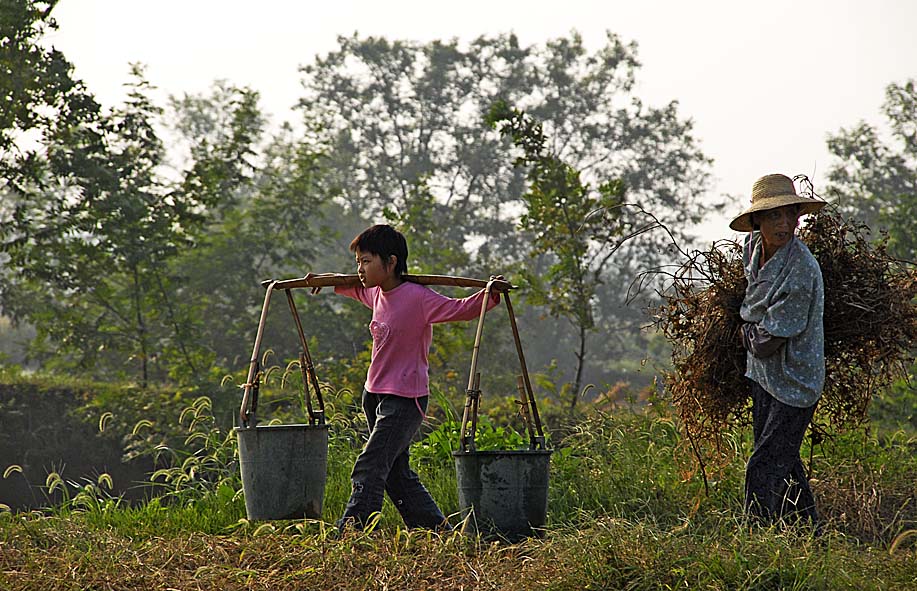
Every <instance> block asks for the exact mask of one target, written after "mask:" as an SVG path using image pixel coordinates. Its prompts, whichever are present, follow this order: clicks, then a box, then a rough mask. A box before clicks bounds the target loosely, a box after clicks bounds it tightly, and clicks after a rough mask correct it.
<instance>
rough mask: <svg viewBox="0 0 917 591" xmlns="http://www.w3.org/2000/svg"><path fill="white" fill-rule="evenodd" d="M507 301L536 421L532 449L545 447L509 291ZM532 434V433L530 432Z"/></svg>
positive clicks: (523, 376)
mask: <svg viewBox="0 0 917 591" xmlns="http://www.w3.org/2000/svg"><path fill="white" fill-rule="evenodd" d="M503 299H504V300H505V301H506V311H507V313H508V314H509V324H510V326H511V327H512V329H513V340H514V341H515V342H516V353H517V354H518V355H519V365H520V366H521V368H522V379H523V381H524V382H525V391H526V393H527V394H528V397H529V406H530V408H531V413H532V421H534V423H535V431H536V432H537V434H538V435H537V437H531V440H530V444H531V446H532V449H538V448H539V447H541V448H542V449H543V448H544V430H543V429H542V427H541V416H540V415H539V414H538V404H537V403H536V402H535V393H534V392H533V390H532V382H531V380H530V379H529V369H528V367H526V364H525V354H523V352H522V339H520V338H519V328H518V327H517V326H516V314H515V313H514V312H513V303H512V302H511V301H510V299H509V292H507V293H505V294H504V295H503ZM530 435H531V434H530Z"/></svg>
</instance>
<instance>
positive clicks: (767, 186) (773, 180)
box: [729, 174, 827, 232]
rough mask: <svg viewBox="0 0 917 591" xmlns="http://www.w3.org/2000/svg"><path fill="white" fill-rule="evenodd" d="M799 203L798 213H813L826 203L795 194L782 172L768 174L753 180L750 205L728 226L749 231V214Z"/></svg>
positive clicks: (791, 182)
mask: <svg viewBox="0 0 917 591" xmlns="http://www.w3.org/2000/svg"><path fill="white" fill-rule="evenodd" d="M797 204H798V205H799V215H804V214H807V213H814V212H816V211H818V210H819V209H821V208H822V207H824V206H825V205H827V204H826V203H825V202H824V201H821V200H819V199H815V198H813V197H806V196H804V195H797V194H796V187H795V186H794V185H793V180H792V179H791V178H790V177H788V176H786V175H782V174H769V175H767V176H763V177H761V178H759V179H758V180H756V181H755V184H754V185H753V186H752V188H751V207H749V208H748V209H746V210H745V211H743V212H742V213H741V214H740V215H739V216H737V217H736V218H735V219H734V220H732V221H731V222H730V223H729V227H730V228H732V229H733V230H735V231H736V232H751V231H752V230H754V227H753V226H752V223H751V214H753V213H755V212H758V211H766V210H768V209H776V208H778V207H783V206H784V205H797Z"/></svg>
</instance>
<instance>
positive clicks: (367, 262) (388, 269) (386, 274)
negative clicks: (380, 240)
mask: <svg viewBox="0 0 917 591" xmlns="http://www.w3.org/2000/svg"><path fill="white" fill-rule="evenodd" d="M355 258H356V261H357V275H359V276H360V282H361V283H362V284H363V287H376V286H379V287H381V288H382V290H383V291H388V290H389V289H391V288H393V287H397V286H398V284H400V283H401V281H400V279H399V278H398V277H397V276H396V275H395V263H396V262H397V260H396V257H395V255H392V256H391V257H389V260H388V261H383V260H382V257H380V256H379V255H377V254H373V253H371V252H362V251H360V250H358V251H357V252H356V257H355Z"/></svg>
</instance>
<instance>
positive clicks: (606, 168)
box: [300, 33, 709, 260]
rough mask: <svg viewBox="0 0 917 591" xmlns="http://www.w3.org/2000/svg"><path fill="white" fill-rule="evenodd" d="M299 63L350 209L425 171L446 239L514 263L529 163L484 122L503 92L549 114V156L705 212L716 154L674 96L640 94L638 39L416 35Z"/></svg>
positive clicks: (651, 199)
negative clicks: (516, 161)
mask: <svg viewBox="0 0 917 591" xmlns="http://www.w3.org/2000/svg"><path fill="white" fill-rule="evenodd" d="M338 41H339V44H340V48H339V49H338V50H337V51H334V52H331V53H329V54H328V55H327V56H325V57H323V58H318V59H317V60H316V61H315V63H313V64H311V65H309V66H306V67H305V68H304V69H303V74H304V80H303V84H304V87H305V90H306V94H305V96H304V98H303V99H302V101H301V103H300V104H301V106H302V107H303V108H304V109H308V110H309V111H313V110H314V111H317V112H318V113H320V114H321V116H323V118H324V121H325V122H326V127H325V130H326V131H327V132H328V133H329V135H330V138H331V139H330V143H331V151H330V153H329V157H330V162H329V165H330V167H331V168H332V171H333V172H334V171H336V174H337V175H338V180H339V186H340V187H341V194H342V196H343V197H344V198H345V199H346V200H347V202H348V203H349V204H350V206H351V207H354V208H357V209H359V210H362V211H365V213H366V215H367V217H369V218H372V217H374V216H377V215H378V214H379V212H381V211H382V210H383V209H384V208H385V207H386V206H393V207H395V208H396V209H402V208H404V207H408V205H407V204H408V202H409V201H410V200H411V199H412V189H413V187H415V186H417V185H418V183H419V182H420V181H421V180H423V182H424V183H425V184H426V186H427V187H428V188H429V190H430V192H431V194H432V195H433V196H434V197H435V198H436V200H437V201H438V202H439V203H441V204H443V205H446V206H448V207H446V208H444V209H442V210H441V211H438V212H437V216H438V218H439V219H438V227H439V228H440V229H441V240H442V241H443V242H444V245H445V247H447V248H461V247H463V246H464V245H465V244H466V243H468V242H481V239H486V242H485V243H489V244H496V247H495V248H490V249H485V251H484V253H483V254H485V255H489V254H491V253H492V252H493V250H498V251H500V252H501V254H502V255H503V257H504V258H505V259H509V260H512V259H513V256H514V255H513V251H515V250H519V251H522V250H524V248H520V247H524V244H525V243H526V241H527V238H528V237H525V236H520V235H518V233H516V232H514V231H513V230H514V225H515V223H514V222H515V220H514V212H515V211H516V210H517V209H518V207H519V206H520V205H521V195H522V193H523V192H524V190H525V187H524V175H525V171H524V170H522V169H519V168H515V167H513V166H512V165H511V162H512V160H511V157H510V156H509V151H508V145H507V144H506V142H503V141H500V138H499V137H498V136H494V135H493V134H492V133H489V132H488V129H487V127H486V126H484V125H482V121H483V120H484V117H485V116H486V114H487V112H488V110H489V109H490V107H491V105H492V104H494V102H496V101H497V100H498V99H503V100H505V101H506V102H507V103H509V104H514V105H519V106H520V107H522V108H524V109H525V110H526V111H527V112H528V113H530V114H531V115H532V116H533V117H535V118H537V119H538V120H539V121H542V122H543V124H544V126H545V129H546V130H547V133H548V135H549V137H550V138H551V144H550V145H549V146H547V148H548V149H549V151H550V152H551V153H552V154H553V155H554V156H557V157H558V158H562V159H564V161H566V162H568V163H569V164H570V165H571V166H573V167H574V168H576V169H577V170H580V171H582V173H583V174H584V175H586V176H587V177H588V178H620V179H621V180H622V181H624V182H625V184H627V186H628V187H629V191H630V196H631V198H632V199H633V200H635V201H639V202H641V203H642V204H643V205H644V207H645V208H646V209H649V210H653V211H657V213H658V214H659V215H660V216H662V217H663V218H664V219H665V220H668V221H670V222H672V224H671V225H672V226H674V227H676V228H680V227H685V226H686V225H687V224H688V223H690V222H691V221H696V220H697V219H699V217H700V215H701V213H702V205H701V203H700V201H699V198H700V196H701V195H702V194H703V189H704V187H703V183H704V181H705V179H706V174H707V173H706V167H707V165H708V164H709V161H708V160H707V159H706V158H705V157H704V156H703V154H702V153H701V152H700V150H699V148H698V147H697V144H696V142H695V140H694V138H693V137H692V135H691V122H690V121H686V120H681V119H680V118H679V117H678V113H677V103H675V102H672V103H670V104H668V105H666V106H665V107H663V108H659V109H656V108H647V107H646V106H644V105H643V103H642V102H641V101H639V100H638V99H637V98H635V97H633V96H632V94H631V91H632V88H633V84H634V75H635V70H636V69H637V67H638V66H639V63H638V61H637V58H636V47H635V46H634V45H633V44H630V45H628V44H625V43H623V42H622V41H621V40H620V39H619V38H618V37H617V36H615V35H613V34H611V33H609V34H608V39H607V44H606V45H605V47H603V48H602V49H600V50H599V51H597V52H595V53H594V54H590V53H589V52H588V51H587V50H586V48H585V47H584V46H583V43H582V39H581V38H580V37H579V35H577V34H575V33H574V34H572V35H571V37H570V38H561V39H556V40H553V41H549V42H548V43H546V44H544V46H532V47H520V46H519V44H518V41H517V39H516V37H515V36H513V35H502V36H498V37H493V38H488V37H480V38H478V39H476V40H474V41H473V42H471V43H470V44H469V45H468V47H467V48H462V47H460V45H459V43H458V42H457V41H450V42H441V41H434V42H431V43H428V44H417V43H410V42H403V41H394V42H390V41H388V40H386V39H384V38H372V37H370V38H366V39H360V38H358V37H357V36H356V35H354V36H353V37H349V38H345V37H341V38H339V40H338Z"/></svg>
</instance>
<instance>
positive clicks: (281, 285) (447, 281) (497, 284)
mask: <svg viewBox="0 0 917 591" xmlns="http://www.w3.org/2000/svg"><path fill="white" fill-rule="evenodd" d="M401 278H402V279H404V280H405V281H410V282H411V283H419V284H420V285H443V286H454V287H477V288H479V289H481V288H486V287H487V285H488V284H491V289H492V290H493V291H499V292H506V291H509V290H511V289H515V286H514V285H512V284H511V283H510V282H509V281H505V280H503V279H495V280H493V281H485V280H483V279H472V278H471V277H452V276H451V275H407V274H406V275H402V276H401ZM270 283H274V289H297V288H302V287H334V286H337V285H347V286H351V285H360V276H359V275H343V274H341V275H338V274H335V275H318V276H315V277H310V278H309V279H306V278H305V277H301V278H299V279H284V280H282V281H274V280H272V279H267V280H265V281H262V282H261V285H263V286H264V287H267V286H268V285H269V284H270Z"/></svg>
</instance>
